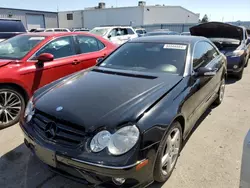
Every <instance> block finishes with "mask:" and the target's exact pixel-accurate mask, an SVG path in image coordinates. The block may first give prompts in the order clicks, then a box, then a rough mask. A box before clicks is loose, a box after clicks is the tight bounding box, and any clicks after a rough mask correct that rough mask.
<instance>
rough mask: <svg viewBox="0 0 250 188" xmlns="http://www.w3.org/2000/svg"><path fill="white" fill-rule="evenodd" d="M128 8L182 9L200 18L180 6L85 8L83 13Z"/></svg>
mask: <svg viewBox="0 0 250 188" xmlns="http://www.w3.org/2000/svg"><path fill="white" fill-rule="evenodd" d="M129 8H146V9H150V8H180V9H183V10H185V11H187V12H189V13H190V14H193V15H195V16H200V14H197V13H194V12H192V11H190V10H188V9H186V8H184V7H182V6H153V5H148V6H128V7H108V8H95V7H89V8H85V9H84V11H95V10H111V9H129Z"/></svg>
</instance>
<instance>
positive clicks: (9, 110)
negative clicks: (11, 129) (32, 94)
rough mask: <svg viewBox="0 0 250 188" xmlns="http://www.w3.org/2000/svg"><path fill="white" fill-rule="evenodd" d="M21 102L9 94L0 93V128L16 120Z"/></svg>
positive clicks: (16, 96)
mask: <svg viewBox="0 0 250 188" xmlns="http://www.w3.org/2000/svg"><path fill="white" fill-rule="evenodd" d="M21 108H22V101H21V99H20V97H19V96H18V95H17V94H15V93H13V92H11V91H3V92H0V126H1V125H3V126H5V125H7V124H9V123H11V122H13V121H15V120H16V118H18V116H19V115H20V113H21Z"/></svg>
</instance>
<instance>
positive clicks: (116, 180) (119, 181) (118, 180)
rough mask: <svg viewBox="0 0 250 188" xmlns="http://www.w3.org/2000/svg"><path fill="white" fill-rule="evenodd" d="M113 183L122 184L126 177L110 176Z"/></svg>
mask: <svg viewBox="0 0 250 188" xmlns="http://www.w3.org/2000/svg"><path fill="white" fill-rule="evenodd" d="M112 180H113V182H114V184H116V185H122V184H124V183H125V181H126V179H125V178H112Z"/></svg>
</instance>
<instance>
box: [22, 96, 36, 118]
mask: <svg viewBox="0 0 250 188" xmlns="http://www.w3.org/2000/svg"><path fill="white" fill-rule="evenodd" d="M33 115H34V104H33V98H31V99H30V100H29V102H28V104H27V106H26V109H25V113H24V118H26V122H27V123H28V122H29V121H30V120H31V119H32V116H33Z"/></svg>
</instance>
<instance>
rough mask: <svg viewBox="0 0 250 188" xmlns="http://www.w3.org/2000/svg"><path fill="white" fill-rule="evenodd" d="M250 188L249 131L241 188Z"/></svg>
mask: <svg viewBox="0 0 250 188" xmlns="http://www.w3.org/2000/svg"><path fill="white" fill-rule="evenodd" d="M249 187H250V130H249V131H248V133H247V135H246V137H245V140H244V144H243V152H242V161H241V175H240V188H249Z"/></svg>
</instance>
